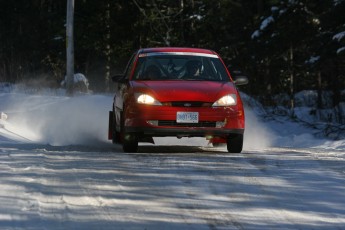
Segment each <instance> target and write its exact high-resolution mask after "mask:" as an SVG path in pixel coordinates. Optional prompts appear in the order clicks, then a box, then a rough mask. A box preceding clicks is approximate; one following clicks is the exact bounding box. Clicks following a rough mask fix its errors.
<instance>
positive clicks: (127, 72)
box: [124, 53, 136, 79]
mask: <svg viewBox="0 0 345 230" xmlns="http://www.w3.org/2000/svg"><path fill="white" fill-rule="evenodd" d="M135 57H136V53H134V54H133V55H132V57H131V59H130V60H129V62H128V64H127V67H126V70H125V74H124V76H125V79H129V77H130V75H131V72H132V69H133V66H134V63H135Z"/></svg>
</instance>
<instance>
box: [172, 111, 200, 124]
mask: <svg viewBox="0 0 345 230" xmlns="http://www.w3.org/2000/svg"><path fill="white" fill-rule="evenodd" d="M176 122H177V123H198V122H199V113H198V112H177V114H176Z"/></svg>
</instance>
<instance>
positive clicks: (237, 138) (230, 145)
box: [227, 134, 243, 153]
mask: <svg viewBox="0 0 345 230" xmlns="http://www.w3.org/2000/svg"><path fill="white" fill-rule="evenodd" d="M242 148H243V134H234V135H229V137H228V141H227V149H228V152H229V153H240V152H242Z"/></svg>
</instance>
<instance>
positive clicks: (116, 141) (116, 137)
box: [112, 111, 121, 144]
mask: <svg viewBox="0 0 345 230" xmlns="http://www.w3.org/2000/svg"><path fill="white" fill-rule="evenodd" d="M112 119H113V120H112V142H113V144H119V143H121V134H120V132H117V131H116V117H115V111H113V118H112Z"/></svg>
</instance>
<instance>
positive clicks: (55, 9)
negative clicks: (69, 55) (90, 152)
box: [0, 0, 345, 108]
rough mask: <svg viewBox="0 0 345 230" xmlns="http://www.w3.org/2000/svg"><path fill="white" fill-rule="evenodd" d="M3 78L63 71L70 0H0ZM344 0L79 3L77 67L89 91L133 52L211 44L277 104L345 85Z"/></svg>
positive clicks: (49, 76)
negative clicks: (286, 97)
mask: <svg viewBox="0 0 345 230" xmlns="http://www.w3.org/2000/svg"><path fill="white" fill-rule="evenodd" d="M0 2H1V3H0V28H1V30H0V81H1V82H20V81H31V80H35V79H44V80H45V82H47V84H51V85H54V84H56V83H57V82H59V81H61V80H62V79H63V78H64V76H65V71H66V61H65V60H66V50H65V49H66V28H65V25H66V0H60V1H54V0H16V1H6V0H0ZM344 12H345V1H344V0H304V1H302V0H283V1H282V0H254V1H253V0H99V1H95V0H76V1H75V14H74V41H75V42H74V46H75V71H76V72H81V73H83V74H85V75H86V76H87V77H88V79H89V81H90V86H91V87H93V90H94V91H105V90H106V89H108V88H109V87H108V86H109V85H110V84H111V83H109V82H108V81H109V80H108V79H109V78H107V77H106V76H107V74H109V72H110V73H111V74H115V73H119V72H121V71H123V69H124V67H125V65H126V62H127V60H128V58H129V57H130V55H131V54H132V53H133V52H134V51H135V50H136V49H138V48H143V47H157V46H182V47H188V46H189V47H201V48H208V49H212V50H215V51H216V52H218V53H219V54H220V55H221V56H222V57H223V59H224V61H225V63H226V65H228V67H229V69H230V71H234V72H235V71H241V72H242V73H244V74H246V75H247V76H248V77H249V79H250V84H249V85H248V86H246V87H243V88H242V90H243V91H246V92H247V93H249V94H251V95H258V96H260V97H261V99H262V101H264V102H265V103H268V104H269V103H273V100H272V97H273V96H274V95H276V94H278V93H286V94H288V95H290V96H291V98H290V101H288V102H287V103H289V104H290V106H294V105H293V103H294V101H293V97H292V95H294V93H295V92H298V91H300V90H303V89H313V90H318V91H319V92H320V97H319V103H318V106H319V108H322V107H323V106H325V105H324V104H323V103H322V94H321V92H322V91H325V90H329V91H331V92H332V93H333V106H336V105H337V104H339V103H340V102H341V101H343V100H344V98H342V94H341V91H342V90H343V89H345V87H344V86H345V78H344V73H345V32H344V31H345V14H344Z"/></svg>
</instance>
